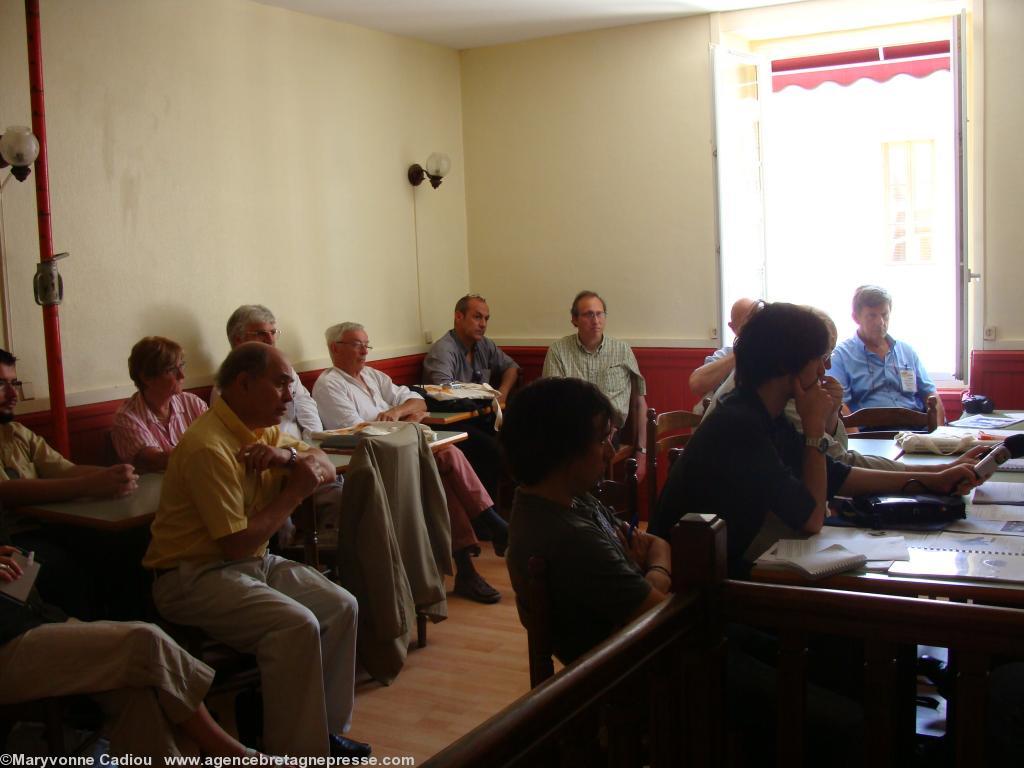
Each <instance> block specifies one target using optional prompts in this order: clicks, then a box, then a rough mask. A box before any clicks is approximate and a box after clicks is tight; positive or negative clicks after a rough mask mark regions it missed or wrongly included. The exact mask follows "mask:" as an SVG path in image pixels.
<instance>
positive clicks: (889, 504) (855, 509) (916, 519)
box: [825, 493, 967, 531]
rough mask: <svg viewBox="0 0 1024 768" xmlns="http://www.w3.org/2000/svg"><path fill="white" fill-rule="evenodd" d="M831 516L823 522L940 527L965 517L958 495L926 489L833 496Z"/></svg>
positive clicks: (962, 504)
mask: <svg viewBox="0 0 1024 768" xmlns="http://www.w3.org/2000/svg"><path fill="white" fill-rule="evenodd" d="M831 509H832V512H833V514H832V516H831V517H828V518H826V520H825V523H826V525H835V526H854V527H857V528H874V529H876V530H884V529H886V528H904V529H910V530H924V531H937V530H942V529H943V528H945V527H946V526H947V525H949V524H950V523H952V522H953V521H955V520H962V519H963V518H965V517H967V505H966V504H964V500H963V497H962V496H940V495H936V494H930V493H919V494H909V495H900V494H891V495H870V496H857V497H856V498H852V499H836V500H835V501H833V503H832V505H831Z"/></svg>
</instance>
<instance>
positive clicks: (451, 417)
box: [420, 406, 493, 427]
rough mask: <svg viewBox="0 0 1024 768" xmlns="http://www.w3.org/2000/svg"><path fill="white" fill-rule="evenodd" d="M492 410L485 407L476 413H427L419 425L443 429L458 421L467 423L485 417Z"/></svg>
mask: <svg viewBox="0 0 1024 768" xmlns="http://www.w3.org/2000/svg"><path fill="white" fill-rule="evenodd" d="M492 410H493V409H492V408H491V407H490V406H487V407H486V408H481V409H479V410H477V411H452V412H449V411H427V415H426V416H424V417H423V419H421V421H420V423H421V424H427V425H429V426H434V427H443V426H445V425H447V424H457V423H458V422H460V421H469V420H470V419H475V418H476V417H477V416H487V415H488V414H490V413H491V412H492Z"/></svg>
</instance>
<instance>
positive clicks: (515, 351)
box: [18, 347, 1024, 464]
mask: <svg viewBox="0 0 1024 768" xmlns="http://www.w3.org/2000/svg"><path fill="white" fill-rule="evenodd" d="M504 349H505V352H506V353H508V355H509V356H511V357H512V359H514V360H515V361H516V362H517V363H519V365H520V366H522V369H523V370H522V375H523V380H524V382H526V383H529V382H531V381H533V380H534V379H536V378H538V377H539V376H540V372H541V368H542V367H543V365H544V355H545V354H546V352H547V348H546V347H505V348H504ZM634 351H635V352H636V357H637V362H638V363H639V365H640V372H641V373H643V375H644V378H646V380H647V402H648V404H649V405H650V407H652V408H655V409H656V410H658V411H659V412H660V411H668V410H677V409H684V410H689V409H692V408H693V406H694V405H695V404H696V397H694V396H693V395H691V394H690V390H689V387H688V386H687V380H688V379H689V377H690V373H691V372H692V371H693V370H694V369H695V368H697V367H698V366H700V365H701V364H703V362H704V358H705V356H706V355H708V354H710V353H711V352H712V350H710V349H704V348H700V349H675V348H667V347H643V348H636V349H635V350H634ZM423 357H424V356H423V354H415V355H404V356H402V357H394V358H390V359H388V360H377V361H374V363H373V367H374V368H377V369H379V370H381V371H383V372H384V373H386V374H388V375H389V376H390V377H391V378H392V379H394V380H395V381H396V382H398V383H399V384H405V385H409V384H415V383H417V382H418V381H419V380H420V376H421V371H422V366H423ZM320 373H321V371H320V370H316V371H305V372H303V373H301V374H299V376H300V377H301V379H302V381H303V383H304V384H305V385H306V387H307V388H308V389H312V387H313V384H314V382H315V381H316V379H317V377H318V376H319V375H320ZM189 391H190V392H194V393H195V394H197V395H199V396H200V397H201V398H203V399H204V400H207V401H208V400H209V396H210V387H209V386H204V387H195V388H193V389H190V390H189ZM971 391H972V392H975V393H980V394H985V395H988V396H989V397H991V398H992V399H993V400H994V401H995V404H996V407H997V408H1003V409H1005V408H1018V409H1024V351H1007V352H984V351H975V352H974V353H972V355H971ZM941 394H942V402H943V405H944V406H945V408H946V415H947V418H949V419H954V418H956V417H957V416H958V415H959V413H960V393H959V392H953V391H949V392H942V393H941ZM121 402H122V401H121V400H108V401H107V402H103V403H91V404H89V405H79V406H75V407H73V408H69V409H68V431H69V433H70V436H71V459H72V461H75V462H77V463H79V464H102V463H110V462H111V461H113V450H112V448H111V446H110V438H109V435H108V433H109V431H110V427H111V425H112V424H113V421H114V414H115V413H116V412H117V409H118V407H119V406H120V405H121ZM18 421H20V422H21V423H22V424H24V425H25V426H26V427H28V428H29V429H31V430H33V431H34V432H37V433H38V434H40V435H42V436H43V437H45V438H46V439H48V440H49V439H50V438H51V430H50V414H49V412H48V411H40V412H38V413H30V414H25V415H24V416H21V417H19V418H18Z"/></svg>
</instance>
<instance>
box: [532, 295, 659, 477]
mask: <svg viewBox="0 0 1024 768" xmlns="http://www.w3.org/2000/svg"><path fill="white" fill-rule="evenodd" d="M569 315H570V319H571V320H572V324H573V325H574V326H576V333H573V334H570V335H569V336H565V337H563V338H561V339H559V340H558V341H556V342H554V343H553V344H552V345H551V346H550V347H549V348H548V354H547V356H546V357H545V358H544V371H543V373H542V374H541V376H542V377H543V378H549V377H553V376H559V377H562V378H573V379H583V380H584V381H589V382H590V383H591V384H593V385H594V386H596V387H597V388H598V389H599V390H601V392H602V393H603V394H604V395H605V397H607V398H608V399H609V400H610V401H611V404H612V408H614V410H615V419H614V425H615V426H616V427H618V428H620V429H622V427H624V426H627V424H628V427H629V428H628V429H627V430H624V432H623V433H620V439H621V441H622V442H624V443H625V444H627V445H632V446H635V448H636V452H637V453H638V454H641V455H642V454H644V453H646V448H644V445H645V444H646V437H647V425H646V423H645V418H644V417H645V414H646V412H647V400H646V398H645V395H646V394H647V384H646V382H645V381H644V377H643V376H642V375H640V367H639V366H638V365H637V362H636V356H635V355H634V354H633V350H632V349H630V346H629V344H627V343H626V342H624V341H619V340H618V339H613V338H612V337H611V336H606V335H605V333H604V324H605V320H606V318H607V317H608V307H607V305H606V304H605V301H604V299H602V298H601V297H600V296H599V295H598V294H596V293H594V291H580V292H579V293H578V294H576V298H575V299H573V302H572V308H571V309H570V310H569ZM645 464H646V462H644V461H642V460H641V461H640V465H641V471H642V469H643V467H644V466H645Z"/></svg>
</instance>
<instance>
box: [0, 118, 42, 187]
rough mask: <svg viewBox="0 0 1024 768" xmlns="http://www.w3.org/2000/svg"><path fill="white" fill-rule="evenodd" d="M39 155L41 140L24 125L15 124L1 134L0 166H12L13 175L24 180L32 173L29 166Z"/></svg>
mask: <svg viewBox="0 0 1024 768" xmlns="http://www.w3.org/2000/svg"><path fill="white" fill-rule="evenodd" d="M37 157H39V141H38V140H37V139H36V137H35V136H34V135H33V134H32V131H31V130H29V129H28V128H26V127H25V126H23V125H13V126H11V127H10V128H8V129H7V130H6V131H4V134H3V136H0V168H5V167H6V166H8V165H9V166H11V175H12V176H13V177H14V178H16V179H17V180H18V181H24V180H25V179H27V178H28V175H29V174H30V173H32V169H31V168H30V167H29V166H31V165H32V163H34V162H35V161H36V158H37Z"/></svg>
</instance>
